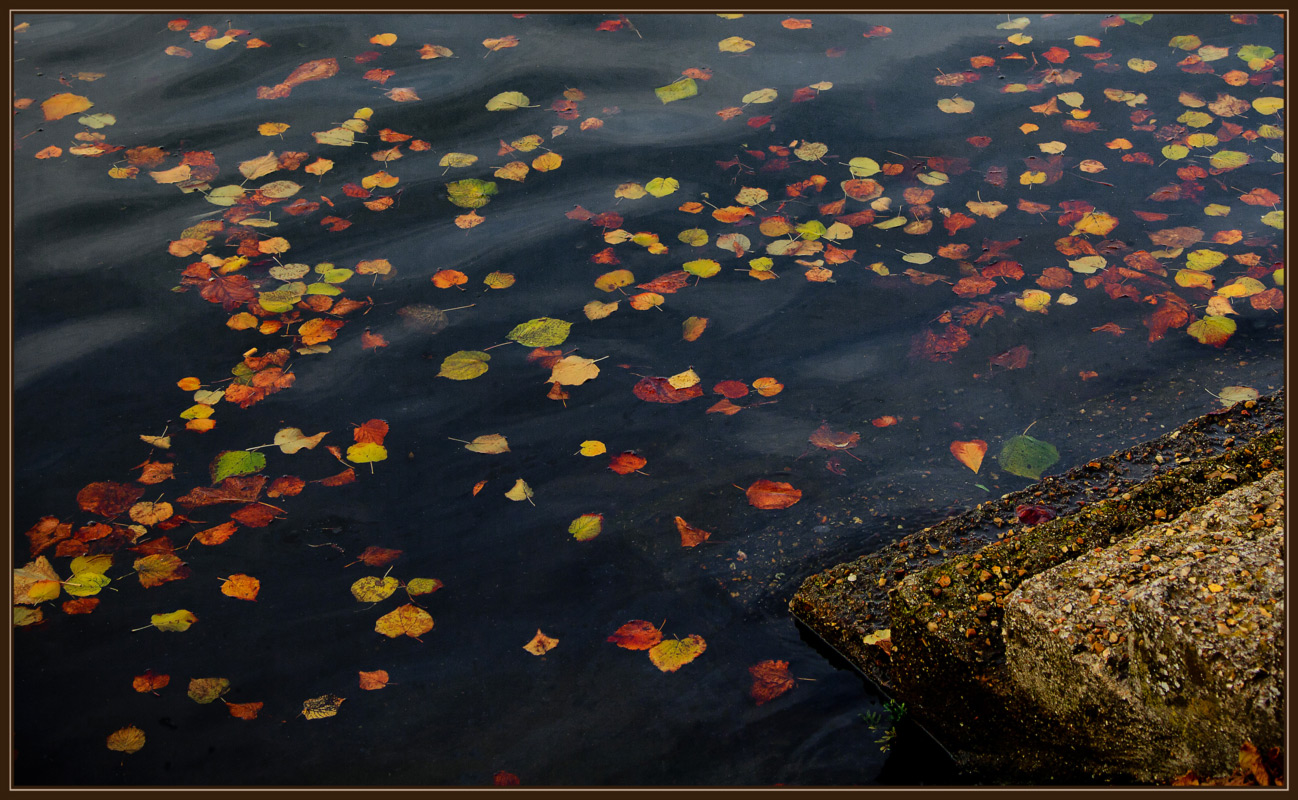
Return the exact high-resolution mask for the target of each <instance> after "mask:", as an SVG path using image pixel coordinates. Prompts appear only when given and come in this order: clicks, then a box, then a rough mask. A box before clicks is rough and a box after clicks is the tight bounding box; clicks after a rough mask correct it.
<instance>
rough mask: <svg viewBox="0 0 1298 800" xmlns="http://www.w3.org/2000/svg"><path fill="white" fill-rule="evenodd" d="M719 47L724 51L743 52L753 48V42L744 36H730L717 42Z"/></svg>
mask: <svg viewBox="0 0 1298 800" xmlns="http://www.w3.org/2000/svg"><path fill="white" fill-rule="evenodd" d="M717 49H718V50H720V51H721V52H723V53H743V52H746V51H748V50H751V49H753V43H752V42H750V41H748V40H747V39H745V38H743V37H742V36H728V37H726V38H725V39H722V40H721V41H719V42H717Z"/></svg>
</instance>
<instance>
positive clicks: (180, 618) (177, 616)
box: [149, 608, 198, 633]
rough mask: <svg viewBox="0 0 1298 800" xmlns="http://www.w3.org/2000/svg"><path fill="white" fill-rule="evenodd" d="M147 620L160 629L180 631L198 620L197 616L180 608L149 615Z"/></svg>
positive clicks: (173, 631) (172, 631) (171, 631)
mask: <svg viewBox="0 0 1298 800" xmlns="http://www.w3.org/2000/svg"><path fill="white" fill-rule="evenodd" d="M149 622H150V623H152V625H153V627H155V628H157V629H158V630H160V631H167V632H169V633H182V632H184V631H187V630H189V626H190V625H193V624H194V623H195V622H198V617H196V616H194V615H193V614H191V613H190V612H189V611H186V610H185V609H183V608H182V609H180V610H179V611H172V612H171V613H169V614H154V615H153V616H151V617H149Z"/></svg>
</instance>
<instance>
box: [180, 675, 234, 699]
mask: <svg viewBox="0 0 1298 800" xmlns="http://www.w3.org/2000/svg"><path fill="white" fill-rule="evenodd" d="M228 691H230V681H229V680H228V679H227V678H193V679H191V680H190V681H189V691H188V692H187V694H188V695H189V699H190V700H193V701H194V702H195V703H199V704H200V705H206V704H208V703H213V702H216V700H217V699H218V698H220V697H221V695H223V694H225V693H226V692H228Z"/></svg>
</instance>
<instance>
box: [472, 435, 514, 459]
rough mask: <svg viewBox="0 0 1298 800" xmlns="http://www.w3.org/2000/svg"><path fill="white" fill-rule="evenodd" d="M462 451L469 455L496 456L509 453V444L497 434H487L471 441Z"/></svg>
mask: <svg viewBox="0 0 1298 800" xmlns="http://www.w3.org/2000/svg"><path fill="white" fill-rule="evenodd" d="M464 449H465V450H468V451H469V452H471V453H485V454H487V455H497V454H499V453H508V452H509V442H508V440H506V439H505V437H504V436H501V435H500V434H499V433H488V434H485V435H483V436H478V437H475V438H474V440H473V441H471V442H469V443H468V444H466V445H465V446H464Z"/></svg>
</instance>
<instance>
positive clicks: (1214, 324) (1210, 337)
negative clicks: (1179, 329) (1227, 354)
mask: <svg viewBox="0 0 1298 800" xmlns="http://www.w3.org/2000/svg"><path fill="white" fill-rule="evenodd" d="M1235 327H1236V326H1235V320H1233V319H1231V318H1230V317H1217V316H1212V315H1209V316H1206V317H1203V318H1202V319H1199V320H1195V321H1194V322H1192V323H1190V325H1189V327H1187V328H1186V329H1185V332H1186V333H1188V334H1190V335H1191V336H1193V337H1194V338H1195V339H1198V340H1199V341H1200V342H1202V343H1203V344H1210V345H1212V346H1213V347H1221V346H1223V345H1224V344H1226V340H1227V339H1229V338H1230V337H1231V334H1233V333H1234V332H1235Z"/></svg>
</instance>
